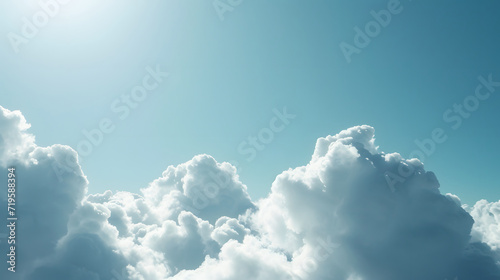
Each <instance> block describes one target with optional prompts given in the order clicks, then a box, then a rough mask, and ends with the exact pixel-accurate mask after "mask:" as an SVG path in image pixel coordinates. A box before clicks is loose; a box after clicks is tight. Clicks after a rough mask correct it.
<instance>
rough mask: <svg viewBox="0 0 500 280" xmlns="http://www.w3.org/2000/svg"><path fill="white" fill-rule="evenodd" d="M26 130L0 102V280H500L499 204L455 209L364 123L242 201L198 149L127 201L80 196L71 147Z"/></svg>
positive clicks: (83, 189) (325, 142) (322, 142)
mask: <svg viewBox="0 0 500 280" xmlns="http://www.w3.org/2000/svg"><path fill="white" fill-rule="evenodd" d="M28 129H29V124H28V123H27V122H26V120H25V119H24V117H23V115H22V114H21V113H20V112H19V111H9V110H7V109H4V108H2V107H0V155H1V157H0V166H2V168H5V169H6V168H7V167H9V166H15V167H16V172H17V174H18V176H19V181H18V196H17V197H18V205H17V207H18V217H19V224H18V228H17V232H18V244H19V245H18V246H17V250H18V252H17V255H18V264H17V266H18V267H17V268H18V269H17V272H16V273H15V274H12V273H11V272H7V270H6V269H2V270H1V272H0V275H1V276H2V279H37V280H45V279H82V280H83V279H86V280H88V279H100V280H112V279H117V280H122V279H148V280H149V279H154V280H158V279H172V280H187V279H207V280H208V279H227V280H230V279H231V280H232V279H262V280H268V279H292V280H297V279H314V280H316V279H318V280H320V279H342V280H345V279H349V280H379V279H380V280H382V279H386V280H392V279H394V280H396V279H409V280H411V279H415V280H417V279H418V280H420V279H440V280H441V279H454V278H455V277H458V279H461V280H463V279H500V264H499V262H500V202H493V203H489V202H487V201H484V200H482V201H479V202H477V203H476V205H475V206H473V207H471V208H470V209H468V211H466V210H464V208H463V207H462V206H461V203H460V200H459V198H458V197H456V196H454V195H451V194H446V195H443V194H441V193H440V191H439V182H438V180H437V178H436V176H435V175H434V173H432V172H428V171H425V169H424V166H423V164H422V163H421V162H419V161H418V160H416V159H404V158H402V157H401V156H400V155H399V154H397V153H390V154H386V153H383V152H381V151H379V149H378V147H377V146H376V145H375V138H374V129H373V128H372V127H370V126H366V125H363V126H357V127H353V128H350V129H347V130H344V131H342V132H340V133H339V134H337V135H334V136H327V137H325V138H320V139H318V141H317V143H316V147H315V150H314V152H313V155H312V157H311V161H310V162H309V163H308V164H307V165H306V166H300V167H297V168H294V169H289V170H286V171H284V172H283V173H281V174H280V175H278V176H277V177H276V179H275V181H274V182H273V183H272V186H271V191H270V193H269V195H268V196H267V197H266V198H264V199H261V200H259V201H256V202H255V201H252V200H251V199H250V197H249V195H248V193H247V187H246V186H245V185H244V184H243V183H242V182H240V180H239V177H238V174H237V172H236V169H235V168H234V167H233V166H231V165H230V164H229V163H225V162H224V163H219V162H217V161H216V160H215V159H214V158H212V157H211V156H209V155H198V156H195V157H194V158H193V159H191V160H190V161H188V162H186V163H183V164H179V165H177V166H170V167H168V168H167V170H165V171H164V172H163V174H162V175H161V177H159V178H158V179H156V180H154V181H152V182H151V183H150V184H149V186H147V187H146V188H144V189H141V192H140V194H134V193H129V192H117V193H113V192H111V191H107V192H105V193H102V194H88V193H87V185H88V181H87V179H86V177H85V175H84V173H83V171H82V169H81V168H80V165H79V164H78V157H77V154H76V152H75V151H74V150H73V149H71V148H70V147H67V146H62V145H53V146H50V147H39V146H37V145H36V144H35V138H34V136H33V135H31V134H29V133H28V132H27V130H28ZM401 166H404V167H405V168H407V169H409V170H412V172H411V174H409V175H408V176H405V178H404V180H401V181H398V184H397V185H396V186H395V188H394V187H391V184H390V183H388V180H387V174H397V172H398V171H399V170H400V168H401ZM0 174H1V175H0V180H2V181H4V182H6V172H1V173H0ZM0 198H1V201H2V205H5V204H4V203H5V200H6V193H5V194H4V193H2V194H0ZM2 208H4V207H2ZM3 230H5V229H3ZM0 233H1V231H0ZM0 247H1V249H2V251H3V252H7V247H6V244H5V242H2V243H1V244H0ZM4 263H5V262H4ZM4 277H7V278H4Z"/></svg>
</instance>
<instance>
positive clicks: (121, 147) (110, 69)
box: [0, 0, 500, 204]
mask: <svg viewBox="0 0 500 280" xmlns="http://www.w3.org/2000/svg"><path fill="white" fill-rule="evenodd" d="M22 2H23V3H20V2H19V1H13V0H8V1H3V2H1V3H0V16H1V17H2V18H4V19H5V20H4V21H3V22H4V24H3V25H1V26H0V33H1V34H4V37H3V40H1V41H0V61H1V67H0V92H1V95H0V96H1V97H0V103H1V105H2V106H4V107H5V108H8V109H10V110H15V109H19V110H21V111H22V112H23V114H24V115H25V116H26V118H27V120H28V122H30V123H31V124H32V128H31V132H32V133H33V134H35V135H37V144H38V145H40V146H47V145H52V144H55V143H61V144H67V145H70V146H72V147H73V148H75V149H76V148H77V145H78V143H80V141H81V140H82V139H85V136H84V134H83V133H82V130H84V129H85V130H87V131H89V130H92V129H96V128H98V127H99V123H100V122H101V121H102V120H103V118H108V119H110V120H111V121H112V122H113V124H114V125H115V129H114V131H113V132H112V133H109V134H106V135H105V136H104V140H103V142H102V144H100V145H96V146H95V147H93V150H92V152H91V153H90V154H89V155H88V156H85V157H84V159H83V161H82V166H83V169H84V172H85V174H86V175H87V176H88V178H89V181H90V185H89V191H90V192H91V193H97V192H102V191H104V190H106V189H112V190H129V191H134V192H137V190H138V188H142V187H146V186H147V184H148V183H149V182H151V181H152V180H154V179H155V178H157V177H159V176H160V175H161V172H162V171H163V170H165V169H166V167H167V166H169V165H177V164H180V163H183V162H185V161H187V160H189V159H191V158H192V157H193V156H195V155H197V154H200V153H207V154H210V155H212V156H214V157H215V159H216V160H218V161H220V162H221V161H233V162H234V161H236V162H238V163H239V168H240V169H241V171H240V177H241V181H242V182H243V183H245V184H246V185H247V186H248V190H249V193H250V195H251V196H252V198H253V199H257V198H260V197H264V196H265V195H267V193H268V192H269V189H270V186H271V183H272V182H273V180H274V178H275V176H276V175H277V174H279V173H281V172H282V171H283V170H286V169H288V168H290V167H296V166H300V165H304V164H306V163H307V162H308V161H309V160H310V157H311V154H312V152H313V149H314V145H315V141H316V139H317V138H318V137H323V136H326V135H331V134H336V133H338V132H340V131H341V130H343V129H347V128H349V127H351V126H354V125H361V124H368V125H371V126H373V127H374V128H375V129H376V137H377V144H378V145H379V146H380V147H381V150H382V151H385V152H399V153H401V154H402V155H403V156H404V157H408V156H409V155H410V153H411V152H412V151H414V150H416V149H418V146H417V145H416V143H415V140H420V141H421V140H423V139H426V138H430V137H431V134H432V131H433V130H434V129H436V128H441V129H442V130H443V131H444V133H445V134H446V137H447V139H446V141H444V142H443V143H438V144H436V146H435V149H434V150H435V151H433V152H432V153H431V154H430V155H429V156H427V157H426V159H425V161H424V163H425V165H426V169H427V170H431V171H434V172H435V173H436V175H437V177H438V179H439V180H440V183H441V189H442V192H443V193H446V192H452V193H454V194H456V195H458V196H459V197H460V198H461V199H462V200H463V202H465V203H467V204H473V203H474V202H475V201H477V200H479V199H483V198H484V199H488V200H489V201H495V200H499V199H500V183H499V180H498V178H497V177H496V176H497V175H498V174H497V173H498V167H499V164H498V160H499V158H500V152H499V149H498V139H499V137H500V129H499V125H498V121H499V116H500V113H499V110H498V108H499V106H500V87H496V91H495V92H493V93H491V95H490V96H489V97H488V98H484V100H479V102H478V106H477V108H474V110H472V111H471V112H467V111H464V112H463V113H460V112H458V111H454V110H458V109H457V108H454V104H463V102H464V100H469V101H470V100H472V101H471V102H473V101H474V100H473V98H472V97H470V96H474V93H475V90H476V88H477V86H478V85H480V81H479V80H478V77H479V76H482V77H485V78H487V77H488V75H490V74H491V75H492V80H493V81H499V82H500V69H499V65H500V55H498V53H499V50H500V37H499V36H498V35H499V34H500V17H499V16H498V11H499V10H500V3H499V2H497V1H467V3H463V2H457V1H408V0H407V1H401V2H400V4H399V5H398V6H397V7H398V11H399V12H398V13H394V14H391V19H390V22H387V24H386V26H385V27H381V28H380V31H379V32H378V34H376V35H375V36H373V37H372V38H370V42H369V43H368V44H367V45H366V46H364V47H363V48H358V52H357V53H354V54H352V55H351V56H350V57H349V58H350V60H351V61H350V62H348V61H347V59H346V57H345V55H344V54H343V52H342V49H341V48H340V44H341V43H342V42H345V43H347V44H350V45H352V46H355V36H356V31H355V27H359V28H360V29H362V30H364V29H365V26H366V25H367V24H369V23H370V22H371V21H373V20H374V16H373V15H372V14H371V13H370V12H371V11H375V12H379V11H380V10H382V9H384V10H387V9H388V3H390V2H391V1H385V0H384V1H364V2H360V1H356V2H355V1H327V0H325V1H290V0H288V1H263V0H255V1H243V2H242V3H241V4H240V5H238V6H236V7H233V10H232V11H230V12H226V13H224V14H223V17H224V19H223V20H221V19H220V18H219V16H218V14H217V11H216V10H215V8H214V6H213V4H212V2H211V1H182V0H177V1H159V0H158V1H147V2H145V1H140V2H138V1H131V0H126V1H125V0H122V1H118V0H109V1H104V2H103V1H97V0H88V1H76V0H73V1H72V2H70V3H68V4H67V5H65V6H61V7H60V10H59V11H57V12H56V13H55V14H54V16H53V17H52V18H50V19H49V22H48V24H47V25H45V26H43V27H41V28H39V30H38V32H36V34H35V35H34V36H33V38H29V40H28V41H29V42H27V43H26V44H21V45H19V52H18V53H16V52H15V51H14V49H13V47H12V44H11V42H10V40H9V37H8V34H9V33H11V32H13V33H16V34H18V35H21V34H22V28H23V25H24V24H25V23H24V22H23V17H26V18H28V19H29V20H32V17H33V15H34V14H35V13H36V12H37V11H40V9H41V8H40V7H39V6H38V4H37V1H22ZM125 2H126V3H127V4H126V5H125V4H124V3H125ZM7 7H9V8H7ZM12 7H15V8H12ZM387 21H388V20H387ZM379 26H380V25H379ZM157 66H159V68H160V69H161V71H164V72H168V73H169V74H170V76H169V77H168V78H165V79H164V81H163V82H161V83H159V84H158V87H157V88H155V89H153V90H151V91H150V92H148V93H147V98H145V99H144V101H142V102H138V104H136V105H137V107H136V108H134V109H132V110H131V111H130V114H129V115H128V116H127V117H125V118H124V119H123V120H121V119H120V116H121V114H119V113H116V112H114V111H113V109H112V104H114V103H115V105H116V106H118V105H120V106H124V104H126V103H125V102H124V101H122V99H121V96H122V95H130V93H131V91H132V89H133V88H134V87H136V86H139V85H142V84H143V79H144V78H145V77H146V76H147V75H148V74H149V73H148V70H146V68H147V67H151V68H152V69H156V67H157ZM481 90H482V91H481V93H482V94H486V93H487V92H488V90H487V87H486V86H483V88H482V89H481ZM116 102H118V103H116ZM117 104H118V105H117ZM471 104H472V103H470V104H468V106H469V108H470V106H471ZM472 105H474V104H472ZM127 106H128V105H127ZM284 107H286V110H287V112H288V113H290V114H293V115H295V118H293V119H291V120H290V123H289V124H288V125H286V127H285V128H284V129H283V130H282V131H279V132H276V133H275V134H274V137H273V139H272V141H269V143H267V144H265V148H264V149H263V150H261V151H258V152H257V153H256V156H255V159H253V160H251V161H248V160H247V158H248V154H242V153H240V152H239V151H238V146H239V145H241V143H242V142H243V141H248V137H249V136H256V135H257V134H258V133H259V132H261V131H262V130H263V129H266V128H269V125H270V121H271V120H272V119H273V118H274V117H275V111H274V110H278V111H282V110H283V108H284ZM115 109H116V107H115ZM447 110H452V112H451V113H448V114H447V115H448V120H447V119H445V118H443V114H445V112H447ZM458 120H461V124H460V125H458ZM454 126H455V127H456V129H453V127H454Z"/></svg>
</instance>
